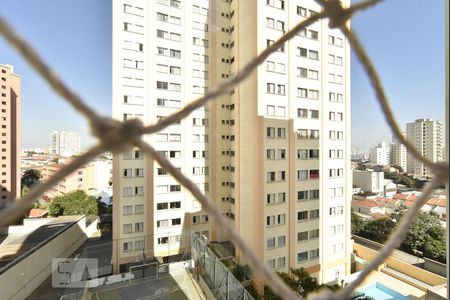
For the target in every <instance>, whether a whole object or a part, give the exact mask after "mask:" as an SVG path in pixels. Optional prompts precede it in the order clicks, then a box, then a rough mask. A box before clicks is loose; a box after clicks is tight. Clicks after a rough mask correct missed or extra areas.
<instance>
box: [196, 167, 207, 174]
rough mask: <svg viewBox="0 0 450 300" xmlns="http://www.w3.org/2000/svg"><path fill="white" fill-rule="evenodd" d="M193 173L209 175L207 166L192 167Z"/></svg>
mask: <svg viewBox="0 0 450 300" xmlns="http://www.w3.org/2000/svg"><path fill="white" fill-rule="evenodd" d="M192 174H193V175H209V167H192Z"/></svg>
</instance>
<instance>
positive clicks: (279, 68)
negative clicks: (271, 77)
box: [266, 60, 286, 74]
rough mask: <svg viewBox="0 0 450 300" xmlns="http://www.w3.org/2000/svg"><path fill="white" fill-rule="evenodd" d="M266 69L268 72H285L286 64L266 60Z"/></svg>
mask: <svg viewBox="0 0 450 300" xmlns="http://www.w3.org/2000/svg"><path fill="white" fill-rule="evenodd" d="M266 67H267V68H266V70H267V71H269V72H275V73H280V74H286V65H285V64H283V63H278V62H277V63H276V62H273V61H269V60H268V61H267V62H266Z"/></svg>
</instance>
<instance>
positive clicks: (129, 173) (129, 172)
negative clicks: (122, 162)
mask: <svg viewBox="0 0 450 300" xmlns="http://www.w3.org/2000/svg"><path fill="white" fill-rule="evenodd" d="M132 176H133V170H132V169H123V177H132Z"/></svg>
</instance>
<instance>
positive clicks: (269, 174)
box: [267, 172, 275, 182]
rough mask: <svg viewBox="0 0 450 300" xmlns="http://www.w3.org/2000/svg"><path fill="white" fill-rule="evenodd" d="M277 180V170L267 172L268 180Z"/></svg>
mask: <svg viewBox="0 0 450 300" xmlns="http://www.w3.org/2000/svg"><path fill="white" fill-rule="evenodd" d="M274 181H275V172H267V182H274Z"/></svg>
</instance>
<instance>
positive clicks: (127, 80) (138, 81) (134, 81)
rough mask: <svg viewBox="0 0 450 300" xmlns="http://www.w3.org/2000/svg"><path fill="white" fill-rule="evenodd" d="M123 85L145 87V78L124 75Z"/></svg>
mask: <svg viewBox="0 0 450 300" xmlns="http://www.w3.org/2000/svg"><path fill="white" fill-rule="evenodd" d="M122 85H123V86H126V87H134V88H143V87H144V79H143V78H140V77H129V76H124V77H122Z"/></svg>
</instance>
